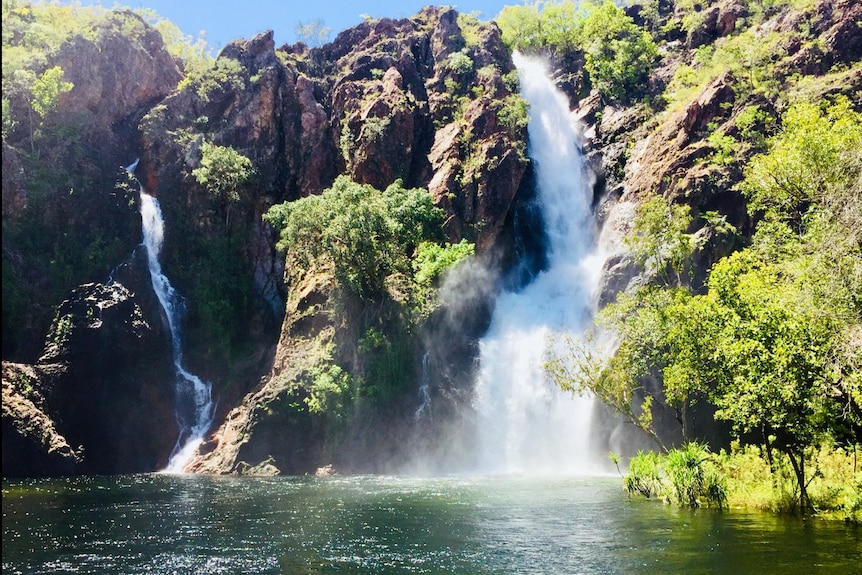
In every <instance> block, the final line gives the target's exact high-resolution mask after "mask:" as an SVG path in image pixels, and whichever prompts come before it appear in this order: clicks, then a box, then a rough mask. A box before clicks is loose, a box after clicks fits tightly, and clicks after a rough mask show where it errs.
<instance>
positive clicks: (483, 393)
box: [474, 53, 601, 474]
mask: <svg viewBox="0 0 862 575" xmlns="http://www.w3.org/2000/svg"><path fill="white" fill-rule="evenodd" d="M514 60H515V65H516V66H517V68H518V71H519V76H520V80H521V95H522V96H523V97H524V98H525V99H526V100H527V102H528V103H529V125H528V132H529V137H530V140H529V146H528V152H529V155H530V158H531V159H532V161H533V163H534V166H535V170H536V182H537V186H538V190H537V196H538V201H539V204H540V208H541V210H542V216H543V220H544V222H545V228H546V233H547V241H548V254H547V261H548V266H547V268H546V269H545V271H543V272H541V273H540V274H538V275H537V276H536V278H535V279H534V280H533V281H532V282H531V283H530V284H529V285H527V286H526V287H524V288H523V289H521V290H520V291H512V292H505V293H503V294H501V295H500V296H499V297H498V299H497V303H496V308H495V311H494V314H493V317H492V319H491V325H490V327H489V331H488V333H487V334H486V335H485V337H484V338H483V339H482V340H481V342H480V354H479V355H480V369H479V374H478V380H477V382H476V386H475V399H474V402H475V407H476V410H477V412H478V415H479V421H478V425H479V430H478V450H479V454H478V464H479V469H478V470H479V471H480V472H482V473H529V474H553V473H567V474H572V473H589V472H591V471H594V470H595V469H597V466H596V465H595V461H594V460H593V455H592V453H591V450H590V443H589V441H590V438H589V431H590V419H591V415H592V410H593V400H592V399H591V398H582V397H573V396H572V395H570V394H566V393H563V392H561V391H560V390H559V389H558V388H557V387H556V385H555V384H554V383H553V382H551V381H549V380H548V378H547V377H546V376H545V374H544V370H543V364H544V361H545V360H546V357H545V352H546V347H547V344H548V336H549V335H550V334H553V333H561V332H562V333H569V334H573V335H577V334H578V333H581V332H582V331H583V330H584V329H585V327H586V324H587V323H588V321H589V319H590V318H591V316H592V311H593V310H592V308H593V304H592V301H593V291H594V287H595V285H596V282H597V281H598V277H599V271H600V268H601V258H600V257H599V256H598V255H597V247H596V230H595V225H594V220H593V214H592V209H591V199H592V181H591V178H590V175H589V172H588V170H587V168H586V165H585V161H584V157H583V155H582V153H581V151H580V149H579V147H578V145H577V142H578V136H579V134H578V130H577V127H576V126H575V124H574V122H573V120H572V117H571V115H570V113H569V106H568V100H567V98H566V97H565V95H564V94H563V93H562V92H560V91H559V90H558V89H557V88H556V86H555V85H554V83H553V81H552V80H551V79H550V75H549V72H548V69H547V64H546V63H545V62H544V61H543V60H540V59H536V58H532V57H526V56H523V55H521V54H517V53H516V54H515V55H514Z"/></svg>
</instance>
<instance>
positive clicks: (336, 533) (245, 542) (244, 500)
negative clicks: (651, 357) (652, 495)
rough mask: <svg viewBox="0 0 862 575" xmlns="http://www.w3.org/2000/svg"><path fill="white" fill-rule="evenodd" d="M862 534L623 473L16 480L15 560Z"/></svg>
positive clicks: (142, 567)
mask: <svg viewBox="0 0 862 575" xmlns="http://www.w3.org/2000/svg"><path fill="white" fill-rule="evenodd" d="M860 548H862V546H860V532H859V530H858V528H852V527H847V526H845V525H843V524H840V523H827V522H823V521H817V520H810V521H801V520H799V519H796V518H792V517H775V516H771V515H767V514H746V513H741V512H724V513H720V512H714V511H689V510H679V509H675V508H672V507H668V506H665V505H662V504H660V503H656V502H653V501H634V502H633V501H629V500H627V499H626V498H625V496H624V495H623V494H622V492H621V488H620V484H619V480H618V479H616V478H612V479H562V478H558V479H527V478H515V477H508V478H504V477H497V478H443V479H419V478H394V477H352V478H341V477H332V478H281V477H280V478H265V479H264V478H231V477H201V476H171V475H158V474H156V475H140V476H126V477H108V478H77V479H68V480H51V481H23V482H4V485H3V573H7V572H8V573H28V574H43V573H45V574H47V573H70V572H80V573H123V574H137V573H182V574H185V573H189V574H191V573H196V574H198V573H200V574H216V573H272V574H276V573H287V574H302V573H351V574H362V573H375V574H390V573H392V574H394V573H431V574H442V573H448V574H461V573H463V574H471V575H478V574H484V573H505V574H514V573H531V574H534V573H547V574H570V573H638V574H648V575H649V574H659V573H686V574H696V573H704V574H706V573H709V574H714V573H732V574H733V575H741V574H744V573H782V574H788V575H801V574H805V575H810V574H812V573H814V572H816V573H818V574H820V573H823V574H836V575H837V574H841V575H845V574H847V573H851V572H853V569H855V568H856V566H857V565H859V564H860V563H862V552H860Z"/></svg>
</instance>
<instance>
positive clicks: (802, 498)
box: [787, 451, 811, 514]
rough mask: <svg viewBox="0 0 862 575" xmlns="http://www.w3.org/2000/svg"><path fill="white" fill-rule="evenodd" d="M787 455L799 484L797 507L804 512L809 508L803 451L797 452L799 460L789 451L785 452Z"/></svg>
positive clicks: (809, 501)
mask: <svg viewBox="0 0 862 575" xmlns="http://www.w3.org/2000/svg"><path fill="white" fill-rule="evenodd" d="M787 457H789V458H790V464H791V465H793V472H794V473H795V474H796V482H797V483H798V484H799V509H800V511H802V513H803V514H804V513H807V512H808V511H810V510H811V500H810V499H809V498H808V485H807V484H806V483H805V451H802V452H800V453H799V460H797V459H796V458H795V457H793V452H791V451H788V452H787Z"/></svg>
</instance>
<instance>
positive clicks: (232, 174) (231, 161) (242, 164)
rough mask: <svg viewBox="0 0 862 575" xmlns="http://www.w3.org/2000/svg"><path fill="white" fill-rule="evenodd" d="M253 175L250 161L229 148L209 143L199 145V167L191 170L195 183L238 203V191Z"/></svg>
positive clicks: (219, 196)
mask: <svg viewBox="0 0 862 575" xmlns="http://www.w3.org/2000/svg"><path fill="white" fill-rule="evenodd" d="M253 174H254V166H253V164H252V163H251V160H249V159H248V158H247V157H245V156H243V155H242V154H240V153H239V152H237V151H236V150H234V149H233V148H231V147H230V146H218V145H216V144H213V143H211V142H204V143H203V144H202V145H201V165H200V167H198V168H195V169H194V170H192V175H193V176H194V178H195V181H197V183H199V184H200V185H202V186H204V187H205V188H206V189H208V190H209V191H210V192H211V193H212V194H213V195H214V196H216V197H218V198H220V199H222V200H225V201H228V202H238V201H239V199H240V197H239V190H240V189H241V188H242V186H243V185H244V184H245V183H246V182H248V180H249V179H250V178H251V176H252V175H253Z"/></svg>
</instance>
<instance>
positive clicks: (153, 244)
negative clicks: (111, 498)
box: [127, 161, 213, 473]
mask: <svg viewBox="0 0 862 575" xmlns="http://www.w3.org/2000/svg"><path fill="white" fill-rule="evenodd" d="M135 167H137V161H135V163H134V164H132V165H131V166H129V167H128V168H127V169H128V170H129V172H134V169H135ZM140 199H141V220H142V227H143V235H144V241H143V245H144V247H145V248H146V249H147V262H148V264H149V268H150V278H151V280H152V283H153V290H155V292H156V296H158V298H159V302H160V303H161V305H162V309H164V311H165V316H167V319H168V327H169V328H170V332H171V346H172V350H173V359H174V368H175V377H176V381H175V386H176V388H175V389H176V398H177V399H176V402H177V403H176V416H177V421H178V423H179V425H180V435H179V437H178V438H177V443H176V445H174V449H173V451H172V452H171V455H170V459H169V461H168V465H167V467H166V468H165V469H164V471H166V472H168V473H180V472H182V471H183V468H184V467H185V465H186V464H187V463H188V461H189V460H190V459H191V457H192V456H193V455H194V454H195V452H196V451H197V448H198V446H199V445H200V443H201V441H202V440H203V437H204V434H205V433H206V432H207V430H209V427H210V425H211V424H212V417H213V403H212V391H211V386H210V384H209V383H208V382H206V381H203V380H202V379H201V378H199V377H198V376H196V375H195V374H193V373H190V372H189V371H187V370H186V369H185V368H184V367H183V351H182V331H181V317H182V309H183V300H182V297H181V296H180V295H179V294H178V293H177V291H176V290H175V289H174V287H173V286H172V285H171V282H170V280H168V278H167V276H165V274H164V273H162V264H161V262H160V261H159V255H160V254H161V251H162V241H163V240H164V233H165V220H164V218H163V217H162V209H161V206H159V201H158V200H157V199H156V198H154V197H153V196H151V195H149V194H147V193H146V191H145V190H144V188H143V186H142V187H141V190H140Z"/></svg>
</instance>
